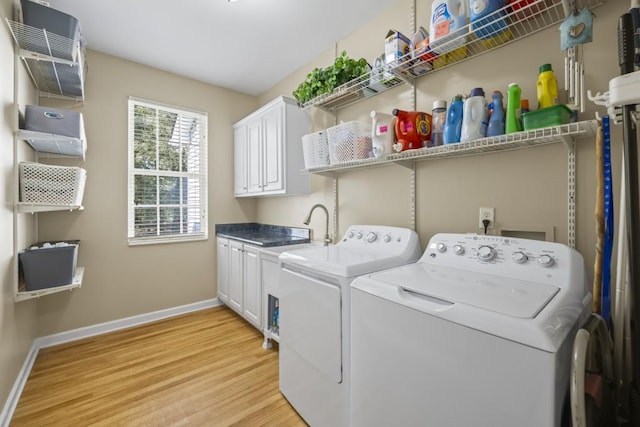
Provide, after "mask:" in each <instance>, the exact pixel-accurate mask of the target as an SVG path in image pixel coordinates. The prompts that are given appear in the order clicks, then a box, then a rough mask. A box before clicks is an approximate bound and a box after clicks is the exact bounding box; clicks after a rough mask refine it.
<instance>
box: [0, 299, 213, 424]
mask: <svg viewBox="0 0 640 427" xmlns="http://www.w3.org/2000/svg"><path fill="white" fill-rule="evenodd" d="M220 305H222V303H221V302H220V301H219V300H218V298H213V299H208V300H204V301H199V302H195V303H192V304H186V305H181V306H178V307H171V308H167V309H164V310H158V311H153V312H151V313H145V314H140V315H138V316H131V317H125V318H124V319H118V320H112V321H110V322H105V323H99V324H97V325H93V326H86V327H84V328H78V329H73V330H71V331H66V332H60V333H58V334H53V335H47V336H45V337H39V338H36V339H35V340H33V345H32V346H31V349H30V350H29V353H27V357H26V358H25V360H24V363H23V364H22V368H21V369H20V372H19V373H18V377H17V378H16V381H15V383H14V384H13V388H12V389H11V392H10V393H9V397H8V398H7V401H6V402H5V404H4V407H3V408H2V412H0V427H8V426H9V423H10V422H11V418H12V417H13V412H14V411H15V409H16V406H17V405H18V400H20V395H21V394H22V390H23V389H24V386H25V384H26V383H27V379H28V378H29V373H30V372H31V368H32V367H33V364H34V362H35V360H36V357H37V356H38V351H39V350H40V349H41V348H46V347H51V346H54V345H59V344H64V343H68V342H71V341H76V340H80V339H83V338H89V337H94V336H96V335H101V334H105V333H107V332H113V331H118V330H120V329H126V328H131V327H133V326H139V325H144V324H145V323H151V322H156V321H158V320H163V319H168V318H170V317H175V316H179V315H181V314H187V313H191V312H194V311H199V310H204V309H207V308H211V307H217V306H220Z"/></svg>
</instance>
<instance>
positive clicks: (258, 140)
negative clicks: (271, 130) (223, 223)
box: [246, 118, 263, 193]
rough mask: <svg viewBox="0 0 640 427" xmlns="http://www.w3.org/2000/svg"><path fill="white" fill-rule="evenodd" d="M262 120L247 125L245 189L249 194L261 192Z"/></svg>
mask: <svg viewBox="0 0 640 427" xmlns="http://www.w3.org/2000/svg"><path fill="white" fill-rule="evenodd" d="M261 145H262V120H261V119H260V118H257V119H255V120H253V121H251V122H250V123H248V124H247V145H246V147H247V153H246V159H247V180H248V181H247V187H248V192H249V193H261V192H262V186H263V183H262V160H261V156H262V146H261Z"/></svg>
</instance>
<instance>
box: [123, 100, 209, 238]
mask: <svg viewBox="0 0 640 427" xmlns="http://www.w3.org/2000/svg"><path fill="white" fill-rule="evenodd" d="M128 139H129V167H128V170H129V177H128V197H129V203H128V218H129V220H128V238H129V243H130V244H145V243H161V242H171V241H181V240H200V239H206V238H207V222H208V221H207V114H206V113H200V112H195V111H187V110H182V109H178V108H174V107H169V106H165V105H161V104H156V103H153V102H149V101H142V100H139V99H135V98H130V99H129V138H128Z"/></svg>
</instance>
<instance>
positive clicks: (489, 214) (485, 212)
mask: <svg viewBox="0 0 640 427" xmlns="http://www.w3.org/2000/svg"><path fill="white" fill-rule="evenodd" d="M495 214H496V210H495V208H480V218H479V219H478V228H481V229H483V230H484V224H483V223H482V220H485V219H488V220H489V227H488V229H489V230H493V229H494V228H496V227H495V216H496V215H495Z"/></svg>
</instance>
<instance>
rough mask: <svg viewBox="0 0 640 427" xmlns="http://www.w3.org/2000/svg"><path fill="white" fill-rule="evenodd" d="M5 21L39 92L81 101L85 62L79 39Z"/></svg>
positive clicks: (43, 94) (42, 94)
mask: <svg viewBox="0 0 640 427" xmlns="http://www.w3.org/2000/svg"><path fill="white" fill-rule="evenodd" d="M6 21H7V25H8V26H9V29H10V30H11V35H12V36H13V40H14V42H15V43H16V46H18V48H19V49H20V51H19V52H18V54H19V56H20V57H21V58H22V60H23V62H24V64H25V66H26V68H27V71H28V73H29V75H30V76H31V79H32V80H33V83H34V84H35V86H36V88H37V89H38V91H40V92H41V94H40V95H41V96H47V95H48V96H54V97H62V98H69V99H72V100H76V101H82V100H84V76H85V74H86V62H85V60H84V48H83V47H82V43H81V41H80V40H74V39H69V38H66V37H62V36H59V35H57V34H54V33H50V32H47V30H45V29H40V28H35V27H30V26H28V25H25V24H22V23H20V22H15V21H11V20H9V19H7V20H6Z"/></svg>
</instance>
